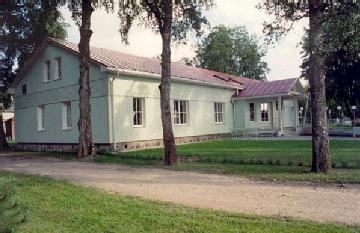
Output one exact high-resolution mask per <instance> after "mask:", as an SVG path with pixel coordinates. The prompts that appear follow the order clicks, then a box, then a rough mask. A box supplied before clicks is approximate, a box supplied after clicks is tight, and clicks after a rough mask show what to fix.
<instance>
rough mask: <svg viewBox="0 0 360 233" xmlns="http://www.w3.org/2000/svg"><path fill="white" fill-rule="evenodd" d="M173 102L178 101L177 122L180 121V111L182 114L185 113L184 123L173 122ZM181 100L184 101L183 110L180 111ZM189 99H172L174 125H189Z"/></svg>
mask: <svg viewBox="0 0 360 233" xmlns="http://www.w3.org/2000/svg"><path fill="white" fill-rule="evenodd" d="M175 102H178V103H179V104H178V109H177V110H178V114H179V122H181V117H180V115H181V113H182V114H184V113H185V114H186V117H185V120H186V122H185V123H176V122H175ZM181 102H185V112H180V103H181ZM189 106H190V105H189V101H188V100H179V99H174V100H173V124H174V126H184V125H189V123H190V111H189V110H190V109H189Z"/></svg>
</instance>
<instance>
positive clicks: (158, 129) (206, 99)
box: [114, 76, 234, 142]
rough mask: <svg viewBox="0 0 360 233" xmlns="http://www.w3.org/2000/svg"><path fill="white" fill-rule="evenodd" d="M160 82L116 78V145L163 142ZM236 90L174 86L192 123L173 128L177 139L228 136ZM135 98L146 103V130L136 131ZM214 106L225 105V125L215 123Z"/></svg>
mask: <svg viewBox="0 0 360 233" xmlns="http://www.w3.org/2000/svg"><path fill="white" fill-rule="evenodd" d="M159 82H160V80H159V79H150V78H137V77H124V76H121V77H117V78H116V79H115V81H114V122H115V141H116V142H129V141H142V140H153V139H162V124H161V113H160V92H159V88H158V86H159ZM233 93H234V90H230V89H222V88H215V87H208V86H199V85H192V84H184V83H177V82H173V83H172V87H171V105H172V108H173V100H174V99H176V100H187V101H189V102H188V103H189V111H188V112H189V123H188V124H187V125H174V126H173V129H174V134H175V137H187V136H199V135H211V134H226V133H230V132H231V130H232V128H233V120H232V119H233V110H232V104H231V96H232V95H233ZM133 97H143V98H144V99H145V126H144V127H134V126H133V125H132V121H133V111H132V100H133ZM214 102H222V103H224V104H225V122H224V124H215V123H214Z"/></svg>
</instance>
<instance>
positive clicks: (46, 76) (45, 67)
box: [43, 60, 51, 83]
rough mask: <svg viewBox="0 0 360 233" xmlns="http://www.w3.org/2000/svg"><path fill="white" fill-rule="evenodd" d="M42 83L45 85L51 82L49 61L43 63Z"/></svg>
mask: <svg viewBox="0 0 360 233" xmlns="http://www.w3.org/2000/svg"><path fill="white" fill-rule="evenodd" d="M43 72H44V73H43V81H44V82H45V83H47V82H50V80H51V62H50V60H46V61H44V63H43Z"/></svg>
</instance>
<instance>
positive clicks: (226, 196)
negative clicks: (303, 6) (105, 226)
mask: <svg viewBox="0 0 360 233" xmlns="http://www.w3.org/2000/svg"><path fill="white" fill-rule="evenodd" d="M0 169H4V170H9V171H15V172H25V173H31V174H39V175H46V176H50V177H54V178H57V179H64V180H68V181H71V182H74V183H76V184H81V185H86V186H94V187H98V188H102V189H105V190H107V191H111V192H116V193H120V194H124V195H130V196H139V197H142V198H146V199H152V200H160V201H168V202H174V203H180V204H185V205H188V206H193V207H200V208H210V209H216V210H225V211H230V212H238V213H240V212H241V213H252V214H260V215H271V216H289V217H296V218H302V219H309V220H313V221H318V222H333V223H345V224H351V225H360V186H351V187H348V188H345V189H340V188H338V187H335V186H334V187H315V186H306V185H303V186H294V185H285V184H274V183H267V182H257V181H250V180H247V179H244V178H239V177H234V176H223V175H208V174H200V173H194V172H177V171H169V170H164V169H148V168H134V167H128V166H122V165H103V164H95V163H88V162H74V161H63V160H57V159H45V158H44V159H31V158H10V157H8V158H6V157H5V158H4V157H0Z"/></svg>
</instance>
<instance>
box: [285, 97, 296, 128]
mask: <svg viewBox="0 0 360 233" xmlns="http://www.w3.org/2000/svg"><path fill="white" fill-rule="evenodd" d="M283 104H284V105H283V106H284V109H283V111H284V127H285V128H292V127H295V124H294V123H295V122H294V118H295V115H294V101H292V100H284V103H283Z"/></svg>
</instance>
